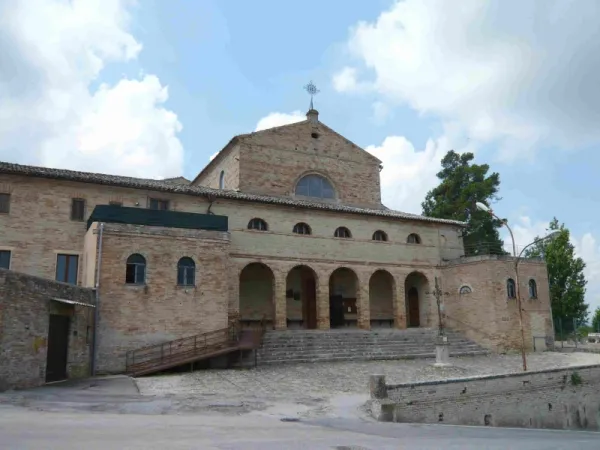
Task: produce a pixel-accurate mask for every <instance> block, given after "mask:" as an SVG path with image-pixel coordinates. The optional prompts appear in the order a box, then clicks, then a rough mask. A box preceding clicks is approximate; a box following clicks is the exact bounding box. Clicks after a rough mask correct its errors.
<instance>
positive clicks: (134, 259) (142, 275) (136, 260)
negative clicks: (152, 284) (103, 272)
mask: <svg viewBox="0 0 600 450" xmlns="http://www.w3.org/2000/svg"><path fill="white" fill-rule="evenodd" d="M125 283H127V284H145V283H146V258H144V257H143V256H142V255H140V254H139V253H134V254H133V255H130V256H129V258H127V263H126V266H125Z"/></svg>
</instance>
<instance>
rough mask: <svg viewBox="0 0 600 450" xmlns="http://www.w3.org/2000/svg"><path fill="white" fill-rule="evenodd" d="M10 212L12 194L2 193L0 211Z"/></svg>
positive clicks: (0, 195) (2, 212)
mask: <svg viewBox="0 0 600 450" xmlns="http://www.w3.org/2000/svg"><path fill="white" fill-rule="evenodd" d="M9 212H10V194H0V213H1V214H8V213H9Z"/></svg>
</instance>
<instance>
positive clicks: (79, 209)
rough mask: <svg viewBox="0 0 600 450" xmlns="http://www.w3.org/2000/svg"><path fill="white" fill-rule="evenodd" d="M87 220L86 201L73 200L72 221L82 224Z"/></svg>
mask: <svg viewBox="0 0 600 450" xmlns="http://www.w3.org/2000/svg"><path fill="white" fill-rule="evenodd" d="M84 218H85V200H84V199H82V198H74V199H72V200H71V220H76V221H78V222H82V221H83V219H84Z"/></svg>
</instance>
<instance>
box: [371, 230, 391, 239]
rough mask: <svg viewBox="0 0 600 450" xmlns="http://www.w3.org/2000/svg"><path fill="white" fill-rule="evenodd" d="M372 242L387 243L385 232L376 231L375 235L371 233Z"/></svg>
mask: <svg viewBox="0 0 600 450" xmlns="http://www.w3.org/2000/svg"><path fill="white" fill-rule="evenodd" d="M373 240H374V241H387V240H388V237H387V234H386V233H385V231H381V230H377V231H376V232H375V233H373Z"/></svg>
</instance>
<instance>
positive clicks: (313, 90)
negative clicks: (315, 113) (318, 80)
mask: <svg viewBox="0 0 600 450" xmlns="http://www.w3.org/2000/svg"><path fill="white" fill-rule="evenodd" d="M304 90H305V91H306V92H308V93H309V94H310V109H314V107H313V98H314V96H315V95H317V94H318V93H319V92H321V91H319V90H318V89H317V86H315V84H314V83H313V82H312V80H310V82H309V83H308V84H307V85H306V86H304Z"/></svg>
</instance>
